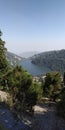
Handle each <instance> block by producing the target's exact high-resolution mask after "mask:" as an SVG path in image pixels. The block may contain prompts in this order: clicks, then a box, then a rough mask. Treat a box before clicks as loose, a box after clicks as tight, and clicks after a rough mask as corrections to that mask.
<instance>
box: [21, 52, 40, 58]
mask: <svg viewBox="0 0 65 130" xmlns="http://www.w3.org/2000/svg"><path fill="white" fill-rule="evenodd" d="M38 53H39V52H37V51H30V52H23V53H21V54H19V55H20V56H22V57H25V58H29V57H32V56H33V55H35V54H38Z"/></svg>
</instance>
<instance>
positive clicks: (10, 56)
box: [6, 51, 23, 66]
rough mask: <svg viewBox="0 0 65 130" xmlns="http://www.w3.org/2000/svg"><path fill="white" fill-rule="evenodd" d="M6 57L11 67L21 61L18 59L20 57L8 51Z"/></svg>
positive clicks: (20, 58)
mask: <svg viewBox="0 0 65 130" xmlns="http://www.w3.org/2000/svg"><path fill="white" fill-rule="evenodd" d="M6 56H7V60H8V62H9V64H10V65H11V66H14V65H18V64H19V62H20V61H21V60H23V58H22V57H20V56H18V55H16V54H14V53H12V52H9V51H7V54H6Z"/></svg>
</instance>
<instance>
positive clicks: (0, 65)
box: [0, 31, 8, 84]
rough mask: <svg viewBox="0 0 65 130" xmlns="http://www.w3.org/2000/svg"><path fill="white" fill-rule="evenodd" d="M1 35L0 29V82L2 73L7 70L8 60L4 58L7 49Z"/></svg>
mask: <svg viewBox="0 0 65 130" xmlns="http://www.w3.org/2000/svg"><path fill="white" fill-rule="evenodd" d="M1 36H2V32H1V31H0V84H1V80H2V79H3V76H4V74H5V73H6V72H7V69H8V62H7V59H6V51H7V49H6V48H5V42H4V41H3V40H2V39H1Z"/></svg>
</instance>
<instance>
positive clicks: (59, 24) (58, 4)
mask: <svg viewBox="0 0 65 130" xmlns="http://www.w3.org/2000/svg"><path fill="white" fill-rule="evenodd" d="M0 29H1V30H2V32H3V36H2V39H3V40H5V42H6V47H7V49H8V50H9V51H11V52H13V53H22V52H27V51H42V52H43V51H49V50H58V49H65V0H0Z"/></svg>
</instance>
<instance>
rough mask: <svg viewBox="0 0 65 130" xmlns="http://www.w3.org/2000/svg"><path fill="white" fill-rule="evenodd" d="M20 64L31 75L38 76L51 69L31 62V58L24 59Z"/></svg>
mask: <svg viewBox="0 0 65 130" xmlns="http://www.w3.org/2000/svg"><path fill="white" fill-rule="evenodd" d="M20 65H22V67H23V68H24V69H25V70H27V71H28V72H29V73H30V74H32V75H33V76H36V75H37V76H39V75H42V74H43V75H45V74H46V73H48V72H50V71H51V70H50V69H49V68H47V67H46V66H43V67H41V66H37V65H34V64H33V63H31V60H29V59H24V60H22V61H21V62H20Z"/></svg>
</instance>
